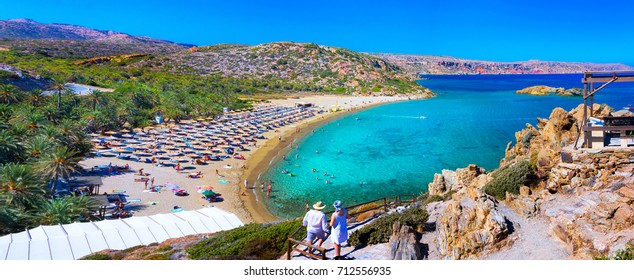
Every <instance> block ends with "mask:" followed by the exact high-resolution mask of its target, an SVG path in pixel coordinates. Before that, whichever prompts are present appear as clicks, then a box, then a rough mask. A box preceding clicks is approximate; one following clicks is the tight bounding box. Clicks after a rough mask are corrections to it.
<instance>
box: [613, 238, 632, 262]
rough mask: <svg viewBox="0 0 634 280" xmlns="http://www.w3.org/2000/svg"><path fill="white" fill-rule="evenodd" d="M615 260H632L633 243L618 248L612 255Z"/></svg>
mask: <svg viewBox="0 0 634 280" xmlns="http://www.w3.org/2000/svg"><path fill="white" fill-rule="evenodd" d="M614 259H615V260H634V244H632V242H630V243H628V244H627V248H625V249H623V250H619V251H618V252H616V255H615V256H614Z"/></svg>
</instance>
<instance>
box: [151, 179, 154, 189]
mask: <svg viewBox="0 0 634 280" xmlns="http://www.w3.org/2000/svg"><path fill="white" fill-rule="evenodd" d="M150 182H152V184H151V186H152V187H154V177H152V179H151V180H150Z"/></svg>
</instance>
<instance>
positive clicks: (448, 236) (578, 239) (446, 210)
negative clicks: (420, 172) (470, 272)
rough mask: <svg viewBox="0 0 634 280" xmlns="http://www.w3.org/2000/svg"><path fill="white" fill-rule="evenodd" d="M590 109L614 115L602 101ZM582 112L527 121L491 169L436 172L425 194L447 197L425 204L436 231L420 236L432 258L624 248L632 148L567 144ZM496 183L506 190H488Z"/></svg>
mask: <svg viewBox="0 0 634 280" xmlns="http://www.w3.org/2000/svg"><path fill="white" fill-rule="evenodd" d="M592 109H593V115H594V116H607V115H612V114H613V110H612V109H611V108H609V107H608V106H605V105H595V106H594V108H592ZM582 112H583V111H582V106H581V105H580V106H579V107H577V108H575V109H573V110H571V111H570V112H567V111H565V110H564V109H561V108H556V109H554V110H553V112H552V114H551V115H550V117H549V119H538V125H537V127H533V126H532V125H530V124H527V125H526V126H527V127H526V128H525V129H523V130H522V131H519V132H517V133H516V135H515V136H516V142H515V144H514V145H513V143H509V145H508V147H507V149H506V154H505V157H504V159H502V160H501V161H500V167H499V168H498V169H497V170H495V171H492V172H486V171H485V170H483V169H482V168H479V167H477V166H475V165H470V166H469V167H467V168H464V169H458V170H456V171H449V170H443V171H442V173H441V174H436V175H435V176H434V181H433V182H432V183H430V184H429V193H430V195H438V196H444V197H447V196H451V199H448V200H446V201H444V202H439V203H436V204H430V206H429V207H427V210H428V212H429V215H430V217H436V219H435V234H433V237H432V238H427V239H425V238H424V240H426V242H427V243H428V246H429V248H430V250H431V249H435V250H434V251H436V252H437V253H436V256H435V257H436V258H440V259H474V258H477V259H496V258H501V259H508V258H511V259H521V258H532V259H561V258H571V259H592V258H596V257H601V256H614V255H615V253H616V252H617V251H618V250H621V249H624V248H627V244H628V243H630V242H633V241H634V177H633V174H634V148H604V149H601V150H596V149H595V150H589V149H578V150H575V149H573V145H574V141H575V139H576V134H577V129H578V127H579V124H580V120H581V116H582ZM521 166H524V167H525V168H520V167H521ZM527 166H529V167H527ZM520 172H524V173H527V174H522V176H519V175H518V174H517V173H520ZM516 178H522V180H521V181H519V180H517V179H516ZM500 186H505V188H504V189H503V190H505V191H506V192H504V191H502V192H501V194H500V192H497V193H495V192H494V190H495V188H500ZM509 186H511V188H508V187H509ZM489 193H491V194H493V195H495V197H493V196H491V195H489ZM522 225H523V226H522ZM430 258H431V255H430Z"/></svg>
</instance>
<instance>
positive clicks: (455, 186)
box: [427, 164, 489, 195]
mask: <svg viewBox="0 0 634 280" xmlns="http://www.w3.org/2000/svg"><path fill="white" fill-rule="evenodd" d="M484 172H485V170H484V169H483V168H480V167H478V166H477V165H475V164H470V165H469V166H467V168H458V169H456V171H452V170H446V169H445V170H443V171H442V173H441V174H438V173H436V174H434V180H433V181H432V182H431V183H429V185H428V187H427V189H428V191H429V194H430V195H444V194H446V193H447V192H450V191H457V190H459V189H461V188H464V187H470V186H478V187H481V186H484V184H486V183H487V182H488V180H489V178H488V175H486V174H484Z"/></svg>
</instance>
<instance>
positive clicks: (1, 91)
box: [0, 84, 18, 105]
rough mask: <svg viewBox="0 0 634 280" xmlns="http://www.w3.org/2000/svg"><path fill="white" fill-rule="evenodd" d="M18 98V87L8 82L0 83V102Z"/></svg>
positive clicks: (7, 102) (9, 101)
mask: <svg viewBox="0 0 634 280" xmlns="http://www.w3.org/2000/svg"><path fill="white" fill-rule="evenodd" d="M17 100H18V88H17V87H15V86H14V85H10V84H2V85H0V102H3V103H5V104H7V105H8V104H11V103H13V102H15V101H17Z"/></svg>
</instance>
